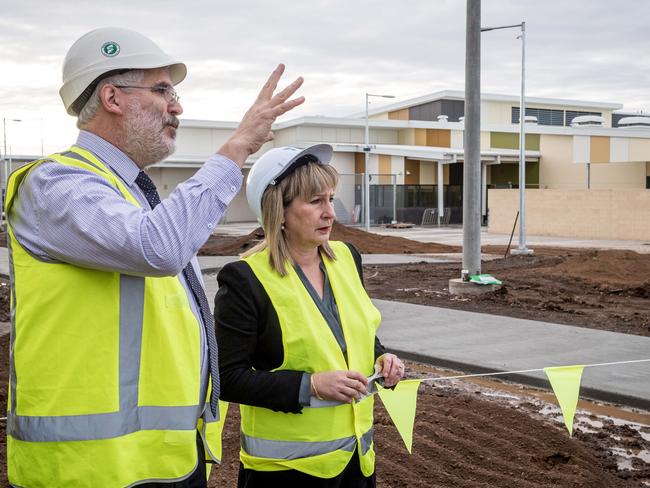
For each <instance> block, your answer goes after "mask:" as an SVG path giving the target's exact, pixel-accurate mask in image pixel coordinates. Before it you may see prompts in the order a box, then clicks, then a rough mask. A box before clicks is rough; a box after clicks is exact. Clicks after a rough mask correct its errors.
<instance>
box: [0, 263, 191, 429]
mask: <svg viewBox="0 0 650 488" xmlns="http://www.w3.org/2000/svg"><path fill="white" fill-rule="evenodd" d="M144 282H145V280H144V278H142V277H136V276H127V275H120V325H119V328H120V330H119V335H120V346H119V347H120V351H119V383H120V387H119V388H120V390H119V398H120V410H119V412H114V413H102V414H90V415H65V416H48V417H46V416H39V417H36V416H21V415H16V413H15V409H14V408H12V411H11V412H10V413H9V414H8V416H7V434H9V435H11V436H13V437H14V438H16V439H20V440H22V441H30V442H57V441H59V442H60V441H79V440H91V439H108V438H114V437H119V436H123V435H126V434H130V433H132V432H136V431H139V430H193V429H196V422H197V419H198V417H199V415H200V414H201V410H202V408H201V407H202V406H201V405H191V406H182V407H154V406H147V407H138V384H139V376H140V350H141V345H142V323H143V316H144ZM12 369H13V368H12ZM12 380H13V381H14V384H13V385H12V395H14V396H13V397H12V407H13V405H15V402H16V397H15V376H14V375H12Z"/></svg>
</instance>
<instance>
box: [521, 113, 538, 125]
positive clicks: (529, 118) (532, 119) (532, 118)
mask: <svg viewBox="0 0 650 488" xmlns="http://www.w3.org/2000/svg"><path fill="white" fill-rule="evenodd" d="M524 122H526V123H527V124H529V125H537V117H535V116H534V115H526V116H525V117H524Z"/></svg>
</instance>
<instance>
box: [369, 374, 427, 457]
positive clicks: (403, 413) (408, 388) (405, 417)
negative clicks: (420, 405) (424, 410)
mask: <svg viewBox="0 0 650 488" xmlns="http://www.w3.org/2000/svg"><path fill="white" fill-rule="evenodd" d="M420 381H421V380H403V381H400V382H399V383H398V384H397V386H396V387H395V389H394V390H389V389H388V388H381V389H380V390H379V392H378V395H379V397H380V398H381V401H382V402H383V404H384V407H386V411H387V412H388V415H389V416H390V418H391V419H392V421H393V423H394V424H395V427H396V428H397V432H399V435H400V436H402V440H403V441H404V444H405V445H406V450H407V451H408V452H409V454H410V453H411V449H412V447H413V422H414V421H415V407H416V405H417V399H418V387H419V386H420Z"/></svg>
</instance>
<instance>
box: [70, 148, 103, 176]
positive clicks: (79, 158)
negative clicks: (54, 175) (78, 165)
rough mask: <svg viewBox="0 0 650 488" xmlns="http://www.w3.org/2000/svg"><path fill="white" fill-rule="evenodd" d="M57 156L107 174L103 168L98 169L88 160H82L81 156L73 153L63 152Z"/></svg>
mask: <svg viewBox="0 0 650 488" xmlns="http://www.w3.org/2000/svg"><path fill="white" fill-rule="evenodd" d="M59 154H60V155H61V156H63V157H66V158H70V159H76V160H77V161H81V162H82V163H86V164H89V165H90V166H92V167H93V168H97V169H98V170H99V171H101V172H102V173H106V174H108V173H107V171H106V170H105V169H104V168H100V167H99V166H97V165H96V164H95V163H93V162H92V161H90V160H89V159H86V158H84V157H83V156H82V155H81V154H77V153H76V152H74V151H67V152H63V153H59Z"/></svg>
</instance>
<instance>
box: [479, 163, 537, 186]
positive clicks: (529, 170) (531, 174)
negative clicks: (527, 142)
mask: <svg viewBox="0 0 650 488" xmlns="http://www.w3.org/2000/svg"><path fill="white" fill-rule="evenodd" d="M508 183H511V184H513V185H518V184H519V164H510V163H502V164H495V165H492V166H490V184H491V185H507V184H508ZM526 186H539V163H538V162H534V163H533V162H528V163H526Z"/></svg>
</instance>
